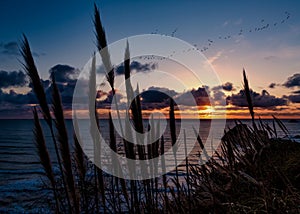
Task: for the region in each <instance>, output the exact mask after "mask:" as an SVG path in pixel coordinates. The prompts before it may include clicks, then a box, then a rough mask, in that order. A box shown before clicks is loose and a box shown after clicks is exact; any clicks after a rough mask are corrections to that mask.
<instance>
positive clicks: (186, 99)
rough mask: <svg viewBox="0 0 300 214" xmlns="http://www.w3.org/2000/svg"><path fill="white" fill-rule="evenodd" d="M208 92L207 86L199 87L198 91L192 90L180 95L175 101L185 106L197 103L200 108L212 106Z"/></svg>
mask: <svg viewBox="0 0 300 214" xmlns="http://www.w3.org/2000/svg"><path fill="white" fill-rule="evenodd" d="M207 91H208V88H207V87H205V86H203V87H199V88H198V89H192V90H191V91H187V92H185V93H182V94H180V95H179V96H178V97H176V98H175V101H176V102H177V103H180V104H182V105H185V106H191V105H193V103H195V102H196V104H197V105H198V106H204V105H210V100H209V96H208V92H207ZM190 93H191V94H192V95H193V97H191V96H190ZM191 99H194V100H191Z"/></svg>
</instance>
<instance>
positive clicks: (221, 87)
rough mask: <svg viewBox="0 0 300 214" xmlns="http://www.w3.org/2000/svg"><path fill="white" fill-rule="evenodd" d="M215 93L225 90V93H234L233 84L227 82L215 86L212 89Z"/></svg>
mask: <svg viewBox="0 0 300 214" xmlns="http://www.w3.org/2000/svg"><path fill="white" fill-rule="evenodd" d="M212 90H213V91H219V90H224V91H233V90H234V88H233V84H232V83H231V82H226V83H224V84H223V85H219V86H215V87H213V88H212Z"/></svg>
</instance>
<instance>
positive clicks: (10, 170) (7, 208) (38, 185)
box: [0, 120, 300, 213]
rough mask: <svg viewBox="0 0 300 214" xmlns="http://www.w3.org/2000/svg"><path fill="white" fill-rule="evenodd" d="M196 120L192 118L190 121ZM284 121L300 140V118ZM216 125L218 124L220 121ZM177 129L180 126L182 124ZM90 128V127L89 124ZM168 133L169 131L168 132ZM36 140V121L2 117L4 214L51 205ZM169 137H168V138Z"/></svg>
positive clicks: (0, 209)
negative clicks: (3, 118) (44, 186)
mask: <svg viewBox="0 0 300 214" xmlns="http://www.w3.org/2000/svg"><path fill="white" fill-rule="evenodd" d="M192 122H193V121H192V120H191V121H190V123H192ZM206 122H207V121H204V122H203V123H202V124H204V125H203V126H202V125H201V127H206V125H205V123H206ZM241 122H242V123H245V124H249V125H250V124H251V121H250V120H241ZM263 122H265V123H268V124H270V125H271V126H272V120H263ZM282 122H283V123H284V124H285V126H286V127H287V129H288V130H289V132H290V136H289V137H290V138H292V139H293V140H295V141H298V142H299V141H300V139H299V135H300V121H296V120H293V121H290V120H282ZM200 123H201V122H200ZM216 124H217V126H218V122H217V123H216ZM220 124H221V122H220ZM66 125H67V129H68V130H73V128H72V120H67V121H66ZM234 125H235V121H234V120H227V122H226V127H233V126H234ZM42 126H43V128H44V131H45V132H44V134H45V139H46V141H47V142H48V148H49V152H50V156H51V157H52V159H55V154H54V148H53V144H52V143H51V142H52V141H51V138H50V133H49V129H48V128H47V126H46V124H45V123H44V121H42ZM100 126H101V127H100V128H101V129H102V130H104V132H108V128H107V127H108V125H107V121H105V120H104V121H102V122H101V121H100ZM217 126H216V127H217ZM220 126H221V125H220ZM177 128H178V129H179V128H180V124H178V125H177ZM86 129H87V130H88V126H86ZM277 130H278V136H280V137H286V136H284V133H283V132H282V131H281V130H280V129H279V128H277ZM204 132H205V129H204ZM223 132H224V130H223V129H222V128H220V129H219V130H218V129H216V133H214V134H213V136H212V140H214V141H220V136H221V135H222V133H223ZM72 134H73V133H72V131H69V137H70V139H72ZM104 134H105V133H104ZM106 134H108V133H106ZM168 134H169V133H168V131H166V133H165V135H168ZM200 134H201V133H200ZM202 134H203V133H202ZM204 135H205V133H204ZM187 136H188V137H189V134H187ZM33 139H34V136H33V120H0V213H5V212H9V213H24V212H26V213H27V212H47V204H41V203H40V201H41V198H43V197H46V196H47V194H48V193H49V192H48V191H47V190H44V189H43V188H42V187H43V178H44V177H43V169H42V167H41V165H40V163H39V157H38V155H37V150H36V147H35V144H34V141H33ZM169 139H170V138H169V137H166V140H169ZM191 155H195V154H191Z"/></svg>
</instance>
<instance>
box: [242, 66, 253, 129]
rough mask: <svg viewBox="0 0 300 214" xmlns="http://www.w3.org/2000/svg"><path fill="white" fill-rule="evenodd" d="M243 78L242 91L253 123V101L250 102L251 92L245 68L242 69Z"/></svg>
mask: <svg viewBox="0 0 300 214" xmlns="http://www.w3.org/2000/svg"><path fill="white" fill-rule="evenodd" d="M243 78H244V91H245V94H246V99H247V102H248V109H249V112H250V115H251V118H252V122H253V124H255V123H254V110H253V103H252V98H251V93H250V87H249V83H248V79H247V76H246V71H245V69H243Z"/></svg>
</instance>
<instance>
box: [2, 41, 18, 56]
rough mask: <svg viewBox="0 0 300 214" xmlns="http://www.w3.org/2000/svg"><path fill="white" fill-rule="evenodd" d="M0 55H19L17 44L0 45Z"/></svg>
mask: <svg viewBox="0 0 300 214" xmlns="http://www.w3.org/2000/svg"><path fill="white" fill-rule="evenodd" d="M0 47H1V53H2V54H5V55H20V52H19V46H18V43H17V42H7V43H1V45H0Z"/></svg>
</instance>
